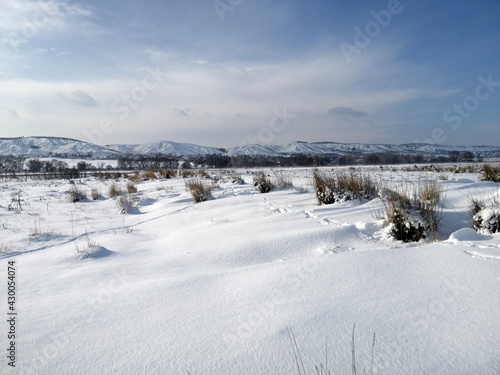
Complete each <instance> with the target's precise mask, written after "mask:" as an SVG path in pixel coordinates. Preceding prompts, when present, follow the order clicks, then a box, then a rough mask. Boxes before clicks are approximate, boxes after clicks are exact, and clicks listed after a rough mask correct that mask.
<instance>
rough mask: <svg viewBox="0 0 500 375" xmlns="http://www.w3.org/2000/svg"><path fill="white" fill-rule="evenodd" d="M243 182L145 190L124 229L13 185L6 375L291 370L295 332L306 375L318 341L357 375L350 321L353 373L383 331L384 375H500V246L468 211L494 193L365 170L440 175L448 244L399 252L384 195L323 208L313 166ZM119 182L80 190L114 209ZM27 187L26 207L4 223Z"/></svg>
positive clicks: (2, 214) (466, 181)
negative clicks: (382, 214) (196, 199)
mask: <svg viewBox="0 0 500 375" xmlns="http://www.w3.org/2000/svg"><path fill="white" fill-rule="evenodd" d="M331 169H332V168H325V170H331ZM240 172H241V174H242V176H243V178H244V179H245V181H246V182H247V183H246V184H243V185H238V184H234V183H232V182H231V181H229V180H221V181H220V182H219V185H220V188H219V189H217V190H215V191H214V192H213V195H214V199H213V200H211V201H208V202H203V203H200V204H194V203H193V202H192V198H191V196H190V194H189V193H188V192H186V190H185V187H184V182H183V180H181V179H178V178H176V179H171V180H158V181H150V182H143V183H140V184H139V185H138V189H139V191H138V193H136V194H132V196H133V197H135V198H136V201H137V202H138V204H137V207H136V208H135V209H134V210H133V211H132V213H131V214H128V215H121V214H118V210H117V207H116V198H115V199H109V198H102V199H99V200H97V201H91V200H87V201H84V202H79V203H69V202H68V194H67V192H68V190H69V189H70V188H71V187H72V186H73V185H70V184H69V183H68V182H67V181H31V182H30V181H28V182H16V181H7V182H2V183H1V184H0V205H1V206H2V207H0V250H1V251H2V252H1V253H0V259H1V265H0V268H1V269H0V280H3V281H1V282H2V284H3V285H4V287H2V288H3V289H2V290H6V289H4V288H5V285H6V280H7V262H9V261H13V260H15V262H16V277H17V296H16V298H17V300H16V303H17V311H18V316H17V331H16V350H17V352H16V356H17V357H16V368H14V369H12V368H10V367H9V366H8V365H7V362H8V360H7V358H5V356H2V358H3V359H2V363H1V364H0V368H1V371H0V372H1V373H2V374H4V373H5V374H8V373H9V374H10V373H12V374H23V375H29V374H37V375H40V374H51V375H56V374H187V372H188V371H189V373H190V374H191V375H195V374H200V375H201V374H203V375H205V374H231V375H232V374H298V370H297V368H296V365H295V359H294V356H293V350H292V346H291V344H290V340H289V337H288V333H287V328H286V327H287V326H290V327H291V328H292V329H293V332H294V334H295V336H296V339H297V345H298V347H299V349H300V352H301V355H302V358H303V361H304V366H305V367H306V370H307V373H308V374H316V372H315V369H314V366H315V365H320V364H321V363H323V364H325V361H326V360H325V338H327V340H328V367H329V369H330V370H331V371H332V373H333V374H348V373H350V371H351V362H352V353H351V334H352V327H353V324H354V323H356V359H357V360H356V362H357V368H358V373H361V372H362V370H363V368H365V369H367V372H369V369H370V353H371V345H372V338H373V333H376V343H375V350H374V371H373V373H374V374H492V375H493V374H499V373H500V354H499V348H500V325H499V322H500V235H498V234H496V235H479V234H476V233H475V232H474V231H473V230H472V229H467V228H469V227H470V224H469V221H470V215H469V213H468V210H469V203H468V198H469V197H471V196H474V197H482V198H483V199H484V200H485V201H489V200H491V199H492V198H493V196H494V195H495V194H498V191H499V185H498V184H494V183H487V182H479V176H478V175H476V174H458V175H455V174H451V173H441V174H437V173H429V172H401V171H399V172H391V171H390V170H387V168H386V169H384V170H381V169H380V168H375V167H373V168H367V169H366V170H365V173H369V174H370V176H372V178H373V179H375V180H376V181H378V182H379V183H380V184H384V185H390V184H396V185H397V184H400V183H401V181H409V182H407V183H410V184H418V183H420V182H421V181H423V180H426V179H434V180H435V179H437V178H438V176H439V175H441V178H447V180H441V181H439V183H440V184H441V185H442V187H443V189H444V191H445V197H446V199H445V202H444V203H443V205H442V209H443V214H442V223H441V239H440V241H437V242H432V241H426V242H421V243H417V244H404V243H402V242H397V241H395V240H392V239H390V238H389V237H388V236H387V234H386V231H385V230H384V222H383V220H381V219H380V218H379V211H380V207H381V203H380V200H379V199H375V200H372V201H363V202H359V201H354V202H353V201H351V202H346V203H341V204H334V205H331V206H318V205H317V203H316V200H315V196H314V193H313V191H312V188H311V170H309V169H288V170H284V171H282V172H280V173H281V174H282V175H283V176H287V177H289V178H292V179H293V182H294V185H295V186H296V187H297V188H295V189H294V188H288V189H283V190H277V191H273V192H271V193H269V194H259V193H258V192H256V190H255V188H254V187H253V185H252V178H253V175H252V174H250V173H246V171H245V170H242V171H238V173H240ZM268 173H270V174H274V173H276V172H275V171H268ZM110 183H111V182H110V181H100V180H97V179H85V180H81V181H76V185H77V186H78V187H80V188H82V189H83V190H85V191H86V192H87V193H89V192H90V190H91V188H97V189H99V190H100V191H101V192H102V193H103V195H104V196H105V197H107V194H108V186H109V184H110ZM118 184H119V185H122V186H125V184H126V182H125V181H120V182H118ZM306 189H307V191H305V190H306ZM16 190H17V191H19V190H20V191H21V194H20V197H21V199H22V211H20V212H15V211H7V210H6V209H5V207H6V206H7V204H8V203H9V202H10V200H11V194H12V192H14V191H16ZM89 243H91V244H94V245H96V247H94V248H93V249H92V254H91V257H90V258H87V257H86V255H85V254H84V252H82V250H85V249H86V248H87V247H88V244H89ZM77 248H78V250H80V253H77V251H76V250H77ZM2 295H3V296H5V297H4V298H2V301H1V302H0V303H1V306H2V308H1V309H0V311H2V314H3V315H4V316H3V318H2V320H3V321H4V323H3V325H2V327H4V328H3V331H4V332H5V334H2V336H1V337H3V342H2V345H3V346H2V347H3V348H4V349H6V348H7V347H8V345H9V342H8V340H7V332H8V326H7V323H6V320H7V306H8V305H7V297H6V293H4V292H2ZM4 353H5V351H4Z"/></svg>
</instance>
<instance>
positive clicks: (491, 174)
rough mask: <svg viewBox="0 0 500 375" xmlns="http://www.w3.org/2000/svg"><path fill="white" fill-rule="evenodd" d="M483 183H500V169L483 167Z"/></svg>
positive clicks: (486, 165) (489, 166) (487, 165)
mask: <svg viewBox="0 0 500 375" xmlns="http://www.w3.org/2000/svg"><path fill="white" fill-rule="evenodd" d="M481 172H482V178H481V179H482V180H483V181H493V182H500V167H492V166H491V165H489V164H485V165H483V168H482V169H481Z"/></svg>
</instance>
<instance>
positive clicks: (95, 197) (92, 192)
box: [90, 188, 102, 201]
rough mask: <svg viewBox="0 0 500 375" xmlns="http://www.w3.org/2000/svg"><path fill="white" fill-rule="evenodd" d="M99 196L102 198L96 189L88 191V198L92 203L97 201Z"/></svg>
mask: <svg viewBox="0 0 500 375" xmlns="http://www.w3.org/2000/svg"><path fill="white" fill-rule="evenodd" d="M101 196H102V195H101V192H100V191H99V190H98V189H96V188H92V189H91V190H90V198H92V200H94V201H95V200H98V199H99V198H100V197H101Z"/></svg>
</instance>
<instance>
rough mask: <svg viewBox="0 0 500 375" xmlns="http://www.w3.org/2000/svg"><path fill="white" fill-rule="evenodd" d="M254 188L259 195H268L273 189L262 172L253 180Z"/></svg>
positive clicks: (269, 180)
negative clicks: (257, 190)
mask: <svg viewBox="0 0 500 375" xmlns="http://www.w3.org/2000/svg"><path fill="white" fill-rule="evenodd" d="M254 186H256V187H257V188H258V189H259V191H260V192H261V193H269V192H270V191H271V190H273V188H274V186H273V183H272V182H271V179H269V178H268V177H267V176H266V175H265V174H264V172H260V173H259V174H258V175H257V176H256V177H255V178H254Z"/></svg>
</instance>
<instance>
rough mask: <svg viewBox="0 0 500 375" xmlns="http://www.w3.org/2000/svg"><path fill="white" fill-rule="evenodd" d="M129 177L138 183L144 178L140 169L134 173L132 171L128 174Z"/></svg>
mask: <svg viewBox="0 0 500 375" xmlns="http://www.w3.org/2000/svg"><path fill="white" fill-rule="evenodd" d="M128 179H129V180H130V181H132V182H135V183H138V182H140V181H141V180H142V178H141V174H140V173H139V171H134V173H131V174H129V175H128Z"/></svg>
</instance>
